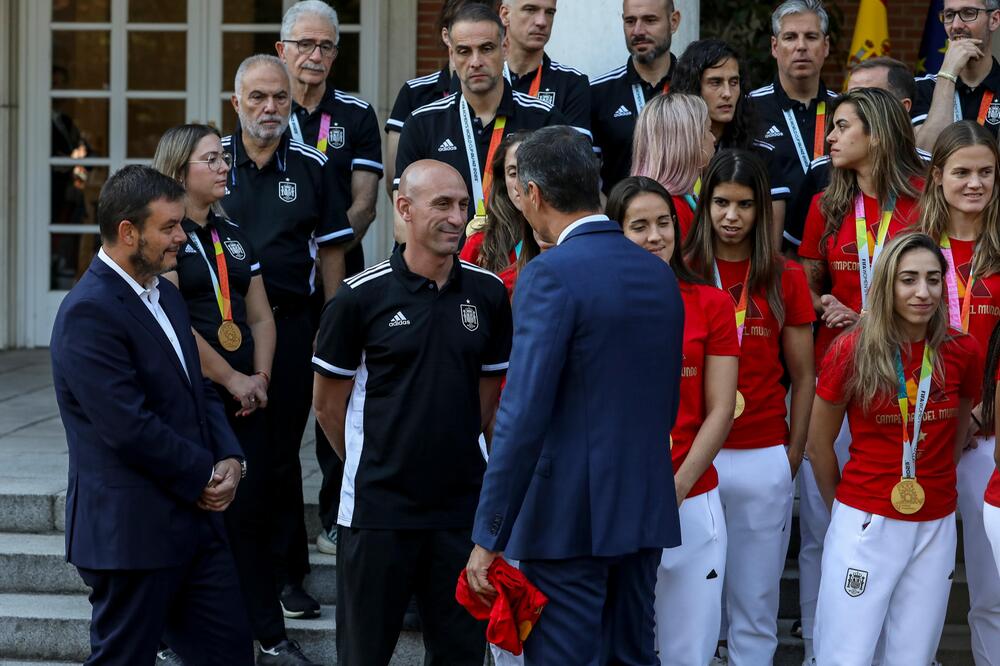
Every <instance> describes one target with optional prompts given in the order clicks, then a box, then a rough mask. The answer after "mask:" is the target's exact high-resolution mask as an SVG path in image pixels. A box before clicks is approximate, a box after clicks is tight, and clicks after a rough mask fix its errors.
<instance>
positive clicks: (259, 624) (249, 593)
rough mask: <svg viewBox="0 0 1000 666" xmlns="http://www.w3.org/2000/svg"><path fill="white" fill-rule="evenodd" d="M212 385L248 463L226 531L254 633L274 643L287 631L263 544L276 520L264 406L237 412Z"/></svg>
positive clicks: (227, 516)
mask: <svg viewBox="0 0 1000 666" xmlns="http://www.w3.org/2000/svg"><path fill="white" fill-rule="evenodd" d="M240 370H241V371H243V372H246V371H247V370H248V369H247V368H241V369H240ZM249 371H250V372H253V370H252V369H249ZM216 389H217V390H218V392H219V396H220V397H221V398H222V401H223V404H224V405H225V406H226V416H227V417H228V418H229V424H230V426H232V428H233V432H235V433H236V437H237V439H239V442H240V446H241V447H243V456H244V458H245V459H246V462H247V476H246V478H245V479H243V480H242V481H240V485H239V487H238V488H237V489H236V499H234V500H233V503H232V504H230V505H229V508H228V509H227V510H226V513H225V520H226V531H227V533H228V536H229V543H230V547H231V548H232V551H233V559H234V560H235V561H236V573H237V576H238V577H239V581H240V589H241V591H242V592H243V602H244V604H245V606H246V610H247V615H248V616H249V618H250V628H251V629H252V631H253V637H254V638H256V639H257V640H258V641H260V643H261V645H263V646H264V647H273V646H274V645H277V644H278V643H280V642H281V641H283V640H285V638H287V636H286V634H285V620H284V617H283V616H282V614H281V606H280V605H279V603H278V588H277V583H276V581H275V567H274V556H273V554H272V553H271V549H270V548H268V547H267V544H268V543H269V542H270V539H271V536H270V535H272V534H274V531H275V527H276V525H277V523H278V521H277V520H276V517H275V515H274V513H273V511H272V507H273V506H274V499H275V498H274V493H273V492H272V488H273V481H274V479H273V478H272V472H273V469H274V460H273V457H274V456H273V455H272V453H271V449H270V447H269V446H268V439H267V432H266V429H265V426H266V422H267V421H266V411H265V410H257V411H255V412H253V413H252V414H250V415H249V416H239V417H237V416H235V413H236V410H237V409H238V407H239V403H237V402H235V401H234V400H233V398H232V396H231V395H230V394H229V391H227V390H226V389H224V388H223V387H221V386H216Z"/></svg>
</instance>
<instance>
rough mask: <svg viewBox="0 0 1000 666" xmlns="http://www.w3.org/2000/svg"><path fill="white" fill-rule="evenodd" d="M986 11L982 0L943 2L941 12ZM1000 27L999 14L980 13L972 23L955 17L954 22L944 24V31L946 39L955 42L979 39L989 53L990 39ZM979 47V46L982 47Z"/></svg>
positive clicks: (990, 12)
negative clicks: (971, 9) (970, 9)
mask: <svg viewBox="0 0 1000 666" xmlns="http://www.w3.org/2000/svg"><path fill="white" fill-rule="evenodd" d="M967 7H968V8H974V9H986V3H985V2H984V1H983V0H944V5H943V6H942V8H941V10H942V13H944V12H958V11H959V10H961V9H964V8H967ZM998 27H1000V12H998V11H995V10H994V11H988V12H987V11H981V12H978V13H977V14H976V18H975V19H973V20H972V21H969V22H965V21H963V20H962V17H961V16H958V15H956V16H955V20H954V22H952V23H951V24H947V23H946V24H945V26H944V30H945V32H946V33H947V34H948V39H950V40H952V41H955V40H959V39H979V40H982V42H983V44H982V45H985V46H986V49H985V50H986V51H989V44H990V37H991V36H992V34H993V32H994V31H995V30H996V29H997V28H998ZM982 45H981V46H982Z"/></svg>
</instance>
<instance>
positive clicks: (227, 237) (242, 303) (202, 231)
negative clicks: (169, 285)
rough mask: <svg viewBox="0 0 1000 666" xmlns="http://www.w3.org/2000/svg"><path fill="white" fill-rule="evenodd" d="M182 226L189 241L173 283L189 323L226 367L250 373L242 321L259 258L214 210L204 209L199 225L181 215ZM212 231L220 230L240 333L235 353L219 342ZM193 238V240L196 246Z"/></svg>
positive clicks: (179, 257)
mask: <svg viewBox="0 0 1000 666" xmlns="http://www.w3.org/2000/svg"><path fill="white" fill-rule="evenodd" d="M181 226H182V227H183V228H184V231H185V233H187V235H188V241H187V242H186V243H185V244H184V246H183V247H181V249H180V252H178V253H177V269H176V270H177V282H178V287H179V288H180V291H181V295H182V296H183V297H184V301H185V302H186V303H187V306H188V312H189V314H190V315H191V326H192V327H193V328H194V330H196V331H197V332H198V334H199V335H200V336H201V337H203V338H205V341H206V342H208V344H210V345H211V346H212V349H214V350H215V351H217V352H218V353H219V355H220V356H222V358H224V359H225V360H226V362H227V363H229V365H231V366H233V368H235V369H236V370H238V371H239V372H242V373H245V374H251V373H253V367H254V366H253V337H252V335H251V331H250V326H249V324H248V323H247V303H246V295H247V291H249V289H250V279H251V278H252V277H254V276H255V275H260V262H259V261H257V257H256V254H255V252H254V249H253V247H252V245H251V243H250V241H249V240H247V238H246V236H244V235H243V233H242V231H241V230H240V228H239V227H238V226H236V224H235V223H233V222H232V221H230V220H226V219H224V218H221V217H218V216H216V215H215V214H213V213H209V215H208V222H207V223H206V224H205V226H204V227H202V226H200V225H199V224H198V223H196V222H195V221H194V220H191V219H188V218H184V221H183V222H182V223H181ZM213 229H215V230H216V231H218V233H219V242H220V244H221V245H222V256H223V257H224V258H225V261H226V271H227V273H228V274H229V275H228V277H229V298H230V301H231V303H232V317H233V323H235V324H236V325H237V326H239V327H240V333H242V334H243V344H241V345H240V348H239V349H237V350H236V351H226V350H225V349H223V348H222V345H220V344H219V324H221V323H222V312H221V311H220V310H219V303H218V301H217V300H216V297H215V287H214V285H213V282H212V276H213V275H214V276H215V279H216V280H218V279H219V269H218V264H217V263H216V261H217V260H216V257H215V248H214V244H213V242H212V230H213ZM192 238H196V239H197V240H198V243H200V245H201V250H199V249H198V243H195V242H194V241H193V240H192ZM202 251H204V254H202ZM209 271H211V273H209Z"/></svg>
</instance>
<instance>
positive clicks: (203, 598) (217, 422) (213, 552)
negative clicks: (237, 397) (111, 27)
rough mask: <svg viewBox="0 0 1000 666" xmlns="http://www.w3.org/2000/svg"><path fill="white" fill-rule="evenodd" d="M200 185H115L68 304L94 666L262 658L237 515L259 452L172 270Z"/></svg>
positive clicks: (155, 181) (62, 321) (66, 354)
mask: <svg viewBox="0 0 1000 666" xmlns="http://www.w3.org/2000/svg"><path fill="white" fill-rule="evenodd" d="M183 218H184V190H183V189H182V188H181V186H180V185H178V184H177V183H176V182H174V181H173V180H171V179H170V178H167V177H166V176H164V175H163V174H160V173H159V172H157V171H154V170H153V169H150V168H148V167H144V166H126V167H124V168H123V169H121V170H120V171H118V172H117V173H115V174H114V175H113V176H111V178H109V179H108V181H107V183H105V185H104V187H103V188H102V189H101V196H100V199H99V201H98V204H97V221H98V224H99V226H100V230H101V242H102V247H101V250H100V252H99V253H98V256H97V257H95V259H94V260H93V262H91V264H90V268H89V269H88V270H87V272H86V274H84V276H83V278H81V280H80V282H79V283H78V284H77V285H76V286H75V287H74V288H73V290H72V291H71V292H70V293H69V295H68V296H66V298H65V299H64V300H63V302H62V306H61V307H60V308H59V314H58V315H57V317H56V321H55V326H54V327H53V330H52V342H51V353H52V372H53V375H54V379H55V390H56V399H57V401H58V403H59V412H60V414H61V415H62V421H63V425H64V426H65V428H66V441H67V444H68V446H69V489H68V491H67V495H66V558H67V559H68V560H69V561H70V562H71V563H72V564H74V565H76V567H77V569H78V570H79V572H80V576H81V577H82V578H83V580H84V582H85V583H86V584H87V585H88V586H89V587H91V588H92V591H91V594H90V602H91V604H92V605H93V613H92V616H91V625H90V642H91V655H90V658H89V659H88V660H87V664H122V665H129V666H133V665H134V664H152V663H153V661H154V659H155V658H156V650H157V646H158V644H159V641H160V639H161V637H162V638H163V639H164V640H165V641H166V642H167V643H169V644H170V646H171V647H172V648H173V649H174V650H175V651H176V652H177V653H178V654H179V655H180V656H181V657H182V658H183V660H184V662H185V663H186V664H189V665H192V664H226V665H229V664H241V665H242V664H252V663H253V657H252V641H251V638H250V631H249V627H248V622H247V618H246V612H245V610H244V609H243V607H242V605H241V603H240V599H241V597H240V593H239V587H238V582H237V579H236V572H235V567H234V564H233V560H232V556H231V555H230V552H229V547H228V545H227V543H226V541H225V538H224V536H223V535H224V531H223V526H222V520H221V518H222V515H221V513H220V512H221V511H224V510H225V508H226V507H227V506H228V505H229V503H230V502H232V500H233V497H234V496H235V494H236V487H237V485H238V484H239V481H240V479H241V478H242V474H243V473H245V467H243V453H242V451H241V450H240V446H239V443H238V442H237V441H236V437H235V435H233V432H232V430H231V429H230V428H229V425H228V423H227V422H226V417H225V414H224V412H223V406H222V404H221V402H220V401H219V398H218V397H217V394H216V392H215V391H214V390H213V389H212V387H211V385H210V384H209V383H208V382H207V381H206V380H205V379H203V378H202V374H201V368H200V363H199V360H198V349H197V347H196V346H195V341H194V338H193V336H192V334H191V322H190V320H189V319H188V314H187V310H186V308H185V305H184V301H183V299H182V298H181V295H180V293H179V292H178V291H177V289H176V288H175V287H174V286H173V285H171V284H170V283H169V282H167V281H161V280H159V279H158V278H157V275H158V274H159V273H162V272H164V271H168V270H170V269H172V268H174V266H175V265H176V263H177V251H178V250H179V249H180V247H181V246H182V245H183V243H184V242H185V240H186V239H185V235H184V231H183V229H181V220H182V219H183Z"/></svg>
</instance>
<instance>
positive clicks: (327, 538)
mask: <svg viewBox="0 0 1000 666" xmlns="http://www.w3.org/2000/svg"><path fill="white" fill-rule="evenodd" d="M316 550H318V551H319V552H321V553H323V554H324V555H336V554H337V526H336V525H334V526H333V527H331V528H330V531H329V532H320V533H319V535H318V536H317V537H316Z"/></svg>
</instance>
